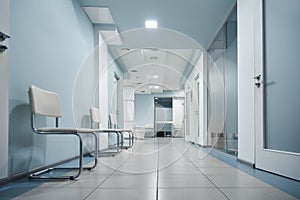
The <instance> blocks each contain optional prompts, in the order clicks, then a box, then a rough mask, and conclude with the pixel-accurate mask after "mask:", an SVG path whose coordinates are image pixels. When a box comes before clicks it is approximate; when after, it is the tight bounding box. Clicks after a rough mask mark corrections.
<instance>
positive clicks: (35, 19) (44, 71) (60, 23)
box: [9, 0, 94, 175]
mask: <svg viewBox="0 0 300 200" xmlns="http://www.w3.org/2000/svg"><path fill="white" fill-rule="evenodd" d="M10 9H11V10H10V14H11V16H10V17H11V36H12V38H11V48H10V99H9V103H10V124H9V165H10V166H9V167H10V168H9V175H13V174H16V173H19V172H23V171H27V170H29V169H32V168H35V167H39V166H43V165H46V164H50V163H53V162H57V161H61V160H63V159H66V158H70V157H72V156H74V155H76V154H77V152H78V150H75V148H74V147H76V144H77V140H70V139H69V137H68V138H64V137H57V136H50V137H48V136H47V137H45V136H37V135H36V134H34V133H33V132H32V131H31V128H30V109H29V105H28V102H29V101H28V95H27V90H28V86H29V85H30V84H36V85H37V86H39V87H42V88H44V89H48V90H53V91H56V92H57V93H59V94H60V96H61V101H62V114H63V118H62V120H61V125H62V126H74V124H75V123H74V120H76V121H81V119H80V118H81V117H83V116H77V117H76V119H74V118H73V112H72V92H73V84H74V82H75V77H76V75H77V72H78V70H79V68H80V66H81V63H83V62H84V60H85V58H86V57H87V56H88V54H89V53H90V51H91V50H92V49H93V46H94V35H93V26H92V24H91V23H90V21H89V19H88V17H87V16H86V14H85V13H84V11H83V10H82V8H81V7H80V5H79V4H78V2H77V0H63V1H62V0H43V1H40V0H26V1H20V0H11V8H10ZM88 74H91V72H90V71H89V72H88V73H87V75H88ZM86 81H87V85H92V84H93V83H92V81H93V78H88V79H86ZM87 91H89V89H87ZM90 98H92V95H88V96H87V95H86V94H85V95H82V100H81V102H82V104H83V105H84V104H89V103H90V101H91V100H90ZM87 113H88V111H87ZM39 121H41V122H42V123H41V124H42V125H45V124H46V123H47V122H46V120H45V119H40V120H39ZM71 149H73V150H71Z"/></svg>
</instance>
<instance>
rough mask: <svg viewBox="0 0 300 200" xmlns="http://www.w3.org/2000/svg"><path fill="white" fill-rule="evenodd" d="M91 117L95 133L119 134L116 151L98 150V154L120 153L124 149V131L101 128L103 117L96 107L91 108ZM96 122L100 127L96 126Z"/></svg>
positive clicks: (112, 154)
mask: <svg viewBox="0 0 300 200" xmlns="http://www.w3.org/2000/svg"><path fill="white" fill-rule="evenodd" d="M90 117H91V128H92V129H93V131H94V133H114V134H116V136H117V144H116V146H117V148H116V152H107V153H106V152H101V151H100V150H99V151H98V155H100V156H101V155H109V156H114V155H115V154H116V153H119V152H121V151H122V149H123V143H124V142H123V135H122V133H121V132H120V131H119V130H117V129H102V128H100V124H101V118H100V110H99V109H98V108H95V107H91V108H90ZM94 124H98V126H99V127H98V128H94Z"/></svg>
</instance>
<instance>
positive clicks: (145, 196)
mask: <svg viewBox="0 0 300 200" xmlns="http://www.w3.org/2000/svg"><path fill="white" fill-rule="evenodd" d="M99 199H103V200H156V189H154V188H153V189H144V188H142V189H141V188H139V189H132V188H126V189H120V188H119V189H116V188H114V189H103V188H101V189H98V190H96V191H95V192H93V193H92V194H91V195H90V196H89V197H88V198H87V200H99Z"/></svg>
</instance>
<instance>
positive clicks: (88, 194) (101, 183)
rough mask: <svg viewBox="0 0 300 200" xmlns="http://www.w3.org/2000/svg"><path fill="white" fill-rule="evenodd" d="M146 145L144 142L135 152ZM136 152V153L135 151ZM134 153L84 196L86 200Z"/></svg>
mask: <svg viewBox="0 0 300 200" xmlns="http://www.w3.org/2000/svg"><path fill="white" fill-rule="evenodd" d="M144 145H145V143H144V144H142V145H141V146H140V147H139V148H138V149H137V150H136V151H135V152H137V151H138V150H140V149H141V148H142V147H143V146H144ZM135 152H134V153H135ZM120 153H122V151H121V152H120ZM133 155H134V154H132V155H131V156H129V157H128V158H127V159H126V160H125V161H124V162H123V163H122V165H121V166H119V167H118V168H117V169H114V171H112V172H111V173H110V174H109V175H108V176H107V177H106V178H105V179H104V180H103V181H102V182H101V183H99V184H98V185H97V186H96V187H95V188H94V189H93V190H92V191H91V192H90V193H89V194H88V195H87V196H86V197H85V198H84V200H86V199H87V198H89V197H90V196H91V195H92V194H93V193H94V192H95V191H96V190H98V189H99V188H100V186H101V185H102V184H103V183H105V182H106V181H107V180H108V179H109V178H110V177H111V176H112V175H114V174H115V173H116V172H117V171H118V169H120V168H121V167H122V166H123V165H125V163H126V162H127V161H128V160H129V159H130V158H131V157H133ZM113 158H116V157H113Z"/></svg>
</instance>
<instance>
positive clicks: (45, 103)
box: [28, 85, 98, 180]
mask: <svg viewBox="0 0 300 200" xmlns="http://www.w3.org/2000/svg"><path fill="white" fill-rule="evenodd" d="M28 94H29V101H30V105H31V126H32V129H33V131H34V132H35V133H37V134H40V135H57V136H60V135H61V136H66V135H69V136H75V137H77V138H78V147H79V166H78V167H74V168H71V169H78V172H77V174H75V175H71V176H45V175H43V174H44V173H46V172H50V171H51V170H54V169H66V168H51V169H50V168H49V169H46V170H45V169H43V170H42V171H38V172H35V173H33V174H30V175H29V177H30V178H32V179H71V180H74V179H75V178H77V177H79V175H80V174H81V171H82V169H88V170H91V169H93V168H95V167H96V165H97V153H98V152H97V150H98V139H97V135H96V134H95V133H94V131H93V130H92V129H78V128H59V127H58V123H59V118H61V117H62V114H61V103H60V97H59V95H58V94H56V93H54V92H51V91H47V90H43V89H41V88H38V87H36V86H34V85H31V86H30V87H29V91H28ZM36 115H41V116H44V117H53V118H55V127H52V126H51V127H37V126H36V123H35V116H36ZM80 134H91V135H93V137H94V138H95V152H90V153H94V154H95V155H94V164H93V166H91V167H85V168H84V167H83V147H82V138H81V136H80ZM53 148H56V147H55V146H54V147H53ZM68 169H70V168H68Z"/></svg>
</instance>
